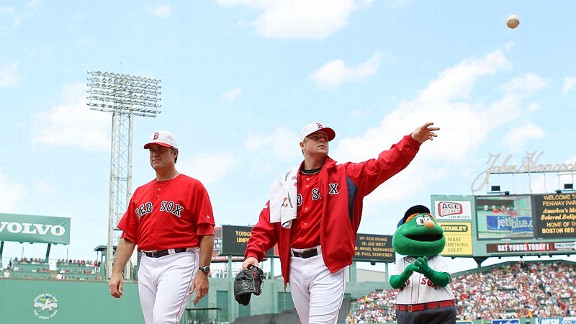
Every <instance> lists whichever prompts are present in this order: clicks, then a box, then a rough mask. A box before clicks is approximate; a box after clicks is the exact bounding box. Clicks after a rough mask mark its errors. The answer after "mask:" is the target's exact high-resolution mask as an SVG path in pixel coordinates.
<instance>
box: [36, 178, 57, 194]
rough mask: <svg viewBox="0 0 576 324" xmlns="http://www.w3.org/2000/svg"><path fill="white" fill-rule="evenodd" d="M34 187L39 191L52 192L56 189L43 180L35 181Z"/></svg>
mask: <svg viewBox="0 0 576 324" xmlns="http://www.w3.org/2000/svg"><path fill="white" fill-rule="evenodd" d="M34 188H35V189H36V190H37V191H39V192H41V193H53V192H55V191H56V190H55V189H54V187H53V186H52V185H51V184H49V183H48V182H45V181H40V182H38V183H36V185H35V186H34Z"/></svg>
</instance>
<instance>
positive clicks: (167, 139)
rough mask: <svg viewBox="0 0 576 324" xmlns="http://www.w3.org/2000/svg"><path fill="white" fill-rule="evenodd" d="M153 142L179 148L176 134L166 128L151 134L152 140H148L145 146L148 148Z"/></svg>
mask: <svg viewBox="0 0 576 324" xmlns="http://www.w3.org/2000/svg"><path fill="white" fill-rule="evenodd" d="M151 144H158V145H161V146H165V147H173V148H175V149H178V144H176V136H174V134H172V133H170V132H169V131H165V130H157V131H154V132H153V133H152V134H151V135H150V140H149V141H148V143H146V145H144V148H145V149H148V148H149V147H150V145H151Z"/></svg>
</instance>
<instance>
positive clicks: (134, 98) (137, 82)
mask: <svg viewBox="0 0 576 324" xmlns="http://www.w3.org/2000/svg"><path fill="white" fill-rule="evenodd" d="M87 80H88V84H87V85H88V90H87V91H86V92H87V96H86V99H87V105H88V107H90V109H91V110H98V111H103V112H110V113H112V143H111V159H110V192H109V210H108V245H107V249H106V275H107V278H110V275H111V272H112V264H113V261H114V250H115V246H116V245H117V244H118V240H119V238H120V234H121V231H120V230H119V229H118V228H117V227H116V225H118V222H119V221H120V218H121V217H122V215H123V214H124V212H125V211H126V208H127V206H128V202H129V200H130V196H131V194H132V137H133V118H134V116H143V117H156V115H157V114H159V113H160V107H161V106H162V105H161V103H160V100H161V99H160V94H161V91H160V90H161V87H160V79H152V78H145V77H138V76H132V75H127V74H119V73H110V72H101V71H95V72H90V71H89V72H88V78H87ZM127 269H128V266H127ZM129 275H131V274H129Z"/></svg>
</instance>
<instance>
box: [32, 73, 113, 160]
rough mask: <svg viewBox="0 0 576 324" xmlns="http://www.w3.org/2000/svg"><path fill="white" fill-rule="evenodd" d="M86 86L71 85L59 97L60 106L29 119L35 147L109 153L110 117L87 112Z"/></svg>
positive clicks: (97, 112)
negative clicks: (104, 151)
mask: <svg viewBox="0 0 576 324" xmlns="http://www.w3.org/2000/svg"><path fill="white" fill-rule="evenodd" d="M85 96H86V85H85V84H83V83H79V82H78V83H75V84H73V85H71V86H69V87H67V88H66V89H64V90H63V92H62V93H61V98H59V99H58V100H59V101H61V103H58V104H56V105H54V106H53V107H51V108H49V109H48V110H45V111H41V112H38V113H36V114H34V115H33V116H32V117H31V118H30V124H31V125H30V128H29V129H30V130H31V133H32V139H33V141H34V142H36V143H40V144H48V145H54V146H67V147H77V148H81V149H85V150H109V149H110V136H111V135H110V129H111V126H110V125H111V120H112V115H111V114H109V113H104V112H99V111H94V110H90V109H89V108H88V106H87V105H86V97H85Z"/></svg>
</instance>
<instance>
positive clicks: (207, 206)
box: [193, 181, 216, 235]
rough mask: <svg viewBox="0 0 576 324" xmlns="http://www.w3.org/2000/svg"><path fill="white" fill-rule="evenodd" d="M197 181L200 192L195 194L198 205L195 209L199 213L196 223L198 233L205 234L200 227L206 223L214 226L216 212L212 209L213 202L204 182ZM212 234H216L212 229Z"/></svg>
mask: <svg viewBox="0 0 576 324" xmlns="http://www.w3.org/2000/svg"><path fill="white" fill-rule="evenodd" d="M197 183H198V186H197V187H196V188H197V191H198V192H197V193H195V194H194V195H193V197H194V199H196V200H197V206H196V208H197V210H196V211H195V213H196V215H198V219H197V222H196V225H197V226H198V233H197V234H198V235H205V234H200V229H201V228H202V227H204V226H205V225H212V227H214V225H216V222H215V220H214V212H213V211H212V203H211V202H210V197H209V196H208V191H207V190H206V188H205V187H204V185H202V183H200V182H199V181H198V182H197ZM212 234H214V231H212Z"/></svg>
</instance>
